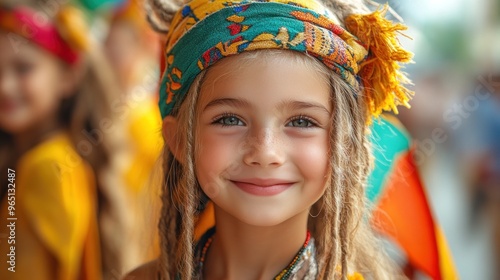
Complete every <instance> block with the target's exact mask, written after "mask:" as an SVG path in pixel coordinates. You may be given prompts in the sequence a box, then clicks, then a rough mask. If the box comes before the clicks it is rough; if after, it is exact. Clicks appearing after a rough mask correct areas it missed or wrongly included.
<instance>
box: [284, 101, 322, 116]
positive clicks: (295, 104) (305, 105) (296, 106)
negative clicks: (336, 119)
mask: <svg viewBox="0 0 500 280" xmlns="http://www.w3.org/2000/svg"><path fill="white" fill-rule="evenodd" d="M280 108H289V109H292V110H301V109H309V108H312V109H320V110H322V111H324V112H325V113H327V114H328V115H330V114H331V112H330V110H328V109H327V108H326V107H325V106H323V105H322V104H320V103H316V102H305V101H296V100H289V101H283V102H282V103H281V104H280Z"/></svg>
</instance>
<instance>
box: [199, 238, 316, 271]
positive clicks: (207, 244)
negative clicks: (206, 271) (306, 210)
mask: <svg viewBox="0 0 500 280" xmlns="http://www.w3.org/2000/svg"><path fill="white" fill-rule="evenodd" d="M310 240H311V233H310V232H309V230H308V231H307V235H306V241H305V242H304V244H303V245H302V247H301V248H300V250H299V251H298V252H297V254H296V255H295V257H294V258H293V260H292V262H291V263H290V264H289V265H288V266H287V267H286V268H285V269H283V270H282V271H281V272H280V273H279V274H278V275H276V276H275V277H274V278H273V280H287V279H289V278H290V276H291V275H292V271H293V270H294V268H295V267H296V266H297V263H299V261H300V260H301V259H302V257H303V253H304V251H305V250H306V248H307V245H308V244H309V241H310ZM212 241H213V236H210V238H208V239H207V241H206V242H205V245H204V246H203V249H202V250H201V256H200V263H199V265H200V269H202V268H203V263H204V262H205V257H206V254H207V250H208V248H209V247H210V245H211V244H212Z"/></svg>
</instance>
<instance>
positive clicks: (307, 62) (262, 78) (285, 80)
mask: <svg viewBox="0 0 500 280" xmlns="http://www.w3.org/2000/svg"><path fill="white" fill-rule="evenodd" d="M328 71H329V70H328V69H326V67H323V66H322V65H321V63H320V62H319V61H315V60H314V58H310V57H305V56H303V54H300V53H295V52H292V51H278V52H275V51H271V52H268V51H260V52H253V53H252V52H249V53H244V54H240V55H235V56H230V57H227V58H224V59H222V60H221V61H219V62H217V63H216V64H215V65H213V66H212V67H210V68H209V69H208V70H207V73H206V75H205V77H204V79H203V82H202V85H201V93H200V94H201V96H200V100H201V103H203V101H205V102H209V101H207V99H213V98H216V97H218V96H220V95H239V96H240V97H246V98H251V97H254V96H255V97H257V95H258V94H259V93H262V94H264V95H265V96H266V97H267V98H268V99H269V101H271V100H273V97H277V98H278V97H279V98H281V99H283V98H293V99H297V98H306V99H307V98H315V99H317V100H316V101H317V102H318V101H319V99H321V100H322V101H323V102H327V103H328V100H329V96H330V84H329V74H328V73H329V72H328ZM225 97H228V96H225Z"/></svg>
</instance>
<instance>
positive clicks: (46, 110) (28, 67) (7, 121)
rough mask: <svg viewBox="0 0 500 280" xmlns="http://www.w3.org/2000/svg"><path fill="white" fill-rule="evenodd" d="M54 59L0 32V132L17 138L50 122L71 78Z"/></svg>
mask: <svg viewBox="0 0 500 280" xmlns="http://www.w3.org/2000/svg"><path fill="white" fill-rule="evenodd" d="M64 68H65V67H64V66H63V65H62V62H60V61H59V60H58V59H57V58H56V57H54V56H53V55H50V54H48V53H47V52H45V51H44V50H42V49H40V48H38V47H36V46H34V45H33V44H32V43H30V42H29V41H27V40H25V39H21V38H20V37H17V36H15V35H13V34H12V33H9V34H7V33H3V32H1V31H0V129H2V130H4V131H6V132H8V133H12V134H16V133H20V132H24V131H27V130H29V129H31V128H33V127H36V126H38V125H39V124H40V123H41V122H43V121H49V119H50V118H51V117H52V116H54V115H55V114H56V112H57V109H58V107H59V104H60V101H61V98H62V95H63V94H62V93H63V92H65V89H64V87H65V86H67V84H68V77H69V75H67V74H65V70H64Z"/></svg>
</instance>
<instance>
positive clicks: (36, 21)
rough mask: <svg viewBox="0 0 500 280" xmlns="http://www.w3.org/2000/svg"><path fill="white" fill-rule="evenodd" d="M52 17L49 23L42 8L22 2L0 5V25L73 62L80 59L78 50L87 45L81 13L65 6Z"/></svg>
mask: <svg viewBox="0 0 500 280" xmlns="http://www.w3.org/2000/svg"><path fill="white" fill-rule="evenodd" d="M55 21H56V24H52V23H51V22H50V20H49V19H48V18H47V17H46V15H45V14H43V13H42V12H39V13H37V12H36V11H34V10H32V9H30V8H27V7H24V6H19V7H15V8H13V9H3V8H2V9H0V29H3V30H6V31H8V32H13V33H15V34H17V35H19V36H22V37H24V38H26V39H28V40H30V41H31V42H33V43H35V44H37V45H39V46H40V47H42V48H44V49H45V50H47V51H49V52H50V53H52V54H54V55H56V56H57V57H59V58H60V59H62V60H63V61H65V62H67V63H69V64H74V63H76V62H77V61H79V58H80V52H81V51H83V50H87V49H88V48H89V40H88V38H86V37H85V35H86V33H85V32H86V24H85V23H84V20H83V16H82V15H81V12H80V11H79V10H78V9H76V8H74V7H69V6H68V7H65V8H63V9H61V11H59V12H58V14H57V16H56V17H55Z"/></svg>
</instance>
